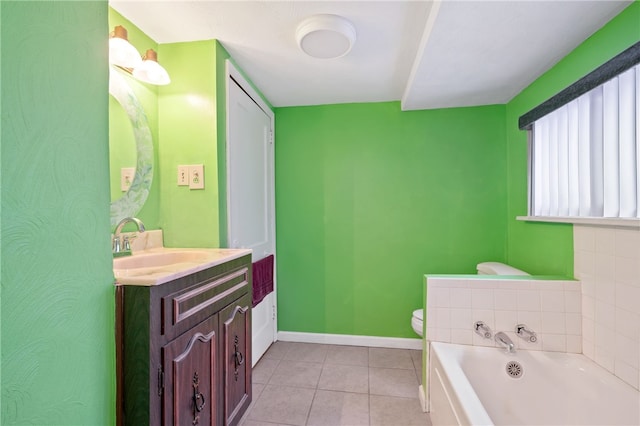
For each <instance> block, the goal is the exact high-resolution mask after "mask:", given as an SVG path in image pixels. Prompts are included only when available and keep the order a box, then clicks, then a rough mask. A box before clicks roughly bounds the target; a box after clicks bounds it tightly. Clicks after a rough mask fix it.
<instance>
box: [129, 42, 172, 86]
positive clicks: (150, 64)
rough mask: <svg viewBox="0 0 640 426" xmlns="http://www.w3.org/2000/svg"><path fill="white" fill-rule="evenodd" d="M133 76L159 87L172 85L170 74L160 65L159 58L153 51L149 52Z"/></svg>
mask: <svg viewBox="0 0 640 426" xmlns="http://www.w3.org/2000/svg"><path fill="white" fill-rule="evenodd" d="M133 76H134V77H135V78H137V79H138V80H140V81H144V82H145V83H149V84H155V85H158V86H164V85H165V84H169V83H171V79H170V78H169V73H168V72H167V70H165V69H164V68H163V67H162V66H161V65H160V64H159V63H158V56H157V54H156V52H155V51H154V50H153V49H149V50H147V54H146V55H145V57H144V60H143V61H142V63H141V64H140V65H138V66H137V67H135V68H134V69H133Z"/></svg>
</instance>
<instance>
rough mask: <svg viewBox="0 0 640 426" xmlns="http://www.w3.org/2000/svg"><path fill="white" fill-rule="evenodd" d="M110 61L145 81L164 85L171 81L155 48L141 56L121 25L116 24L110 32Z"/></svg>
mask: <svg viewBox="0 0 640 426" xmlns="http://www.w3.org/2000/svg"><path fill="white" fill-rule="evenodd" d="M109 63H110V64H113V65H116V66H118V67H119V68H121V69H123V70H124V71H126V72H128V73H130V74H132V75H133V76H134V77H135V78H136V79H138V80H140V81H143V82H145V83H150V84H155V85H159V86H162V85H165V84H169V83H170V82H171V79H170V78H169V73H167V70H165V69H164V68H163V67H162V66H161V65H160V64H159V63H158V54H157V53H156V52H155V50H153V49H149V50H147V53H146V54H145V56H144V57H142V58H141V57H140V54H139V53H138V50H136V48H135V47H133V45H132V44H131V43H129V40H128V38H127V30H126V29H125V28H124V27H123V26H121V25H118V26H116V27H115V28H114V29H113V32H111V34H109Z"/></svg>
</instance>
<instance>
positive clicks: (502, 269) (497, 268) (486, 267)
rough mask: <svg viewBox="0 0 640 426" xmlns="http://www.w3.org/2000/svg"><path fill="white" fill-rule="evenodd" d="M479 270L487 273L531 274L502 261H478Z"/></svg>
mask: <svg viewBox="0 0 640 426" xmlns="http://www.w3.org/2000/svg"><path fill="white" fill-rule="evenodd" d="M477 268H478V272H479V273H482V274H487V275H529V274H527V273H526V272H524V271H521V270H520V269H516V268H514V267H513V266H509V265H505V264H504V263H500V262H482V263H478V267H477Z"/></svg>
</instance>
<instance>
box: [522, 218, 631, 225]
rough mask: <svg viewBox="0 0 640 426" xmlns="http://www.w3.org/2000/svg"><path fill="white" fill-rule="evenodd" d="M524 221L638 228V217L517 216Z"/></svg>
mask: <svg viewBox="0 0 640 426" xmlns="http://www.w3.org/2000/svg"><path fill="white" fill-rule="evenodd" d="M516 219H517V220H522V221H525V222H547V223H572V224H574V225H595V226H612V227H622V228H640V219H630V218H602V217H562V216H517V217H516Z"/></svg>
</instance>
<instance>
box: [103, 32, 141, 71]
mask: <svg viewBox="0 0 640 426" xmlns="http://www.w3.org/2000/svg"><path fill="white" fill-rule="evenodd" d="M111 34H112V35H111V38H109V63H111V64H114V65H119V66H121V67H125V68H135V67H137V66H138V65H140V63H141V62H142V58H140V54H139V53H138V51H137V50H136V48H135V47H133V45H132V44H131V43H129V41H128V40H127V30H126V29H125V28H124V27H122V26H120V25H118V26H117V27H115V29H114V30H113V33H111Z"/></svg>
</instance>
